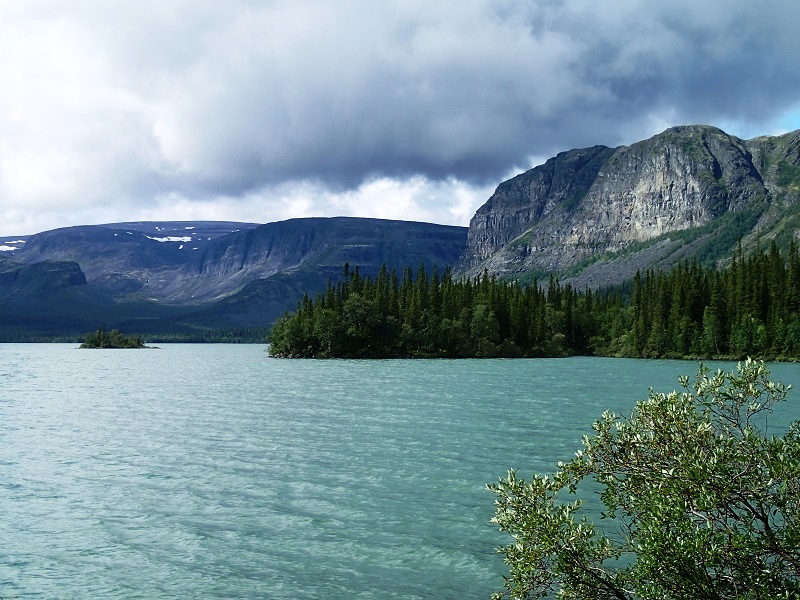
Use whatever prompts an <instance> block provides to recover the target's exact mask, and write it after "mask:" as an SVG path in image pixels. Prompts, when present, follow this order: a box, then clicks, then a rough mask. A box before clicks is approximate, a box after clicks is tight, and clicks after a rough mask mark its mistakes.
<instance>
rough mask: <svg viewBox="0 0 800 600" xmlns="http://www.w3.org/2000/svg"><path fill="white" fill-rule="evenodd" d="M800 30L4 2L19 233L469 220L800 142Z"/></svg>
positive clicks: (517, 3) (311, 1) (350, 6)
mask: <svg viewBox="0 0 800 600" xmlns="http://www.w3.org/2000/svg"><path fill="white" fill-rule="evenodd" d="M799 22H800V2H797V1H796V0H771V1H770V2H753V1H752V0H702V1H698V0H659V1H658V2H651V1H648V0H640V1H636V0H467V1H464V0H457V1H456V0H424V1H423V0H358V1H356V0H337V1H336V2H331V1H330V0H288V1H283V0H258V1H256V0H137V1H136V2H129V1H128V2H121V1H116V0H70V2H63V1H62V0H25V1H24V2H18V1H16V0H0V236H12V235H15V234H16V235H26V234H32V233H36V232H39V231H43V230H47V229H54V228H57V227H65V226H70V225H80V224H92V223H110V222H119V221H140V220H149V221H159V220H162V221H163V220H230V221H249V222H256V223H266V222H271V221H279V220H283V219H288V218H293V217H307V216H338V215H344V216H357V217H378V218H387V219H400V220H408V221H428V222H434V223H443V224H452V225H467V224H468V223H469V219H470V218H471V217H472V215H473V214H474V212H475V210H476V209H477V208H478V207H479V206H481V205H482V204H483V203H484V202H485V201H486V200H487V199H488V198H489V196H490V195H491V193H492V192H493V191H494V189H495V188H496V187H497V185H498V184H499V183H500V182H502V181H503V180H505V179H508V178H509V177H511V176H513V175H515V174H517V173H520V172H522V171H525V170H527V169H529V168H531V167H532V166H534V165H537V164H541V163H542V162H544V161H545V160H546V159H547V158H549V157H551V156H554V155H555V154H557V153H558V152H561V151H565V150H569V149H571V148H582V147H588V146H593V145H596V144H603V145H606V146H618V145H622V144H630V143H633V142H636V141H638V140H641V139H646V138H648V137H650V136H652V135H655V134H656V133H659V132H661V131H663V130H664V129H666V128H668V127H671V126H673V125H685V124H691V123H704V124H710V125H716V126H718V127H721V128H722V129H724V130H725V131H727V132H728V133H730V134H733V135H736V136H738V137H742V138H744V139H747V138H750V137H755V136H757V135H769V134H779V133H783V132H786V131H790V130H794V129H797V128H800V68H798V66H797V65H800V36H798V35H797V32H796V30H797V27H796V26H797V23H799ZM0 241H2V240H0Z"/></svg>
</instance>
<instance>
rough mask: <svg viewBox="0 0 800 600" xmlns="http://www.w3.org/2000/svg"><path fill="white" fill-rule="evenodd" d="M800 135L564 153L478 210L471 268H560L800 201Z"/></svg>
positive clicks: (712, 132)
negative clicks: (729, 215) (720, 220)
mask: <svg viewBox="0 0 800 600" xmlns="http://www.w3.org/2000/svg"><path fill="white" fill-rule="evenodd" d="M798 134H800V132H794V133H792V134H787V135H786V136H781V137H777V138H756V139H755V140H751V141H749V142H745V141H743V140H740V139H738V138H735V137H733V136H730V135H728V134H726V133H725V132H723V131H721V130H719V129H716V128H714V127H708V126H700V125H695V126H687V127H674V128H671V129H668V130H667V131H665V132H663V133H661V134H659V135H656V136H654V137H652V138H650V139H649V140H645V141H642V142H638V143H636V144H633V145H631V146H621V147H619V148H615V149H611V148H606V147H603V146H596V147H594V148H589V149H584V150H571V151H569V152H564V153H562V154H559V155H558V156H556V157H555V158H552V159H550V160H548V161H547V162H546V163H545V164H544V165H541V166H538V167H535V168H534V169H531V170H530V171H527V172H526V173H523V174H521V175H519V176H517V177H515V178H513V179H511V180H510V181H507V182H505V183H503V184H501V185H500V186H499V187H498V188H497V191H496V192H495V193H494V195H493V196H492V197H491V198H490V199H489V201H488V202H487V203H486V204H485V205H484V206H482V207H481V208H480V209H479V210H478V211H477V213H476V214H475V216H474V217H473V219H472V221H471V222H470V227H469V233H468V242H467V243H468V249H467V252H466V254H465V256H464V258H463V260H462V269H463V270H465V271H467V272H472V273H475V272H478V271H481V270H483V269H484V268H487V269H488V270H489V271H490V272H492V273H497V274H500V275H510V274H513V273H518V272H526V271H559V270H563V269H566V268H569V267H571V266H573V265H575V264H576V263H578V262H580V261H581V260H583V259H586V258H588V257H591V256H592V255H595V254H600V253H606V252H615V251H618V250H621V249H623V248H625V247H626V246H629V245H630V244H632V243H634V242H646V241H648V240H652V239H653V238H656V237H658V236H662V235H664V234H668V233H671V232H676V231H681V230H685V229H690V228H694V227H698V226H702V225H706V224H709V223H712V222H713V221H715V220H716V219H718V218H719V217H721V216H722V215H724V214H726V213H736V212H743V211H749V210H758V211H764V210H765V207H766V206H768V205H769V204H770V203H775V202H784V203H785V202H786V201H789V200H792V199H794V200H796V199H797V195H798V192H800V170H799V169H798V165H800V162H799V161H798V158H799V157H800V149H799V147H798ZM792 186H794V187H792Z"/></svg>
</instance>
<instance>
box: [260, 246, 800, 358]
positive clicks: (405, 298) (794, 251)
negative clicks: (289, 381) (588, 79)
mask: <svg viewBox="0 0 800 600" xmlns="http://www.w3.org/2000/svg"><path fill="white" fill-rule="evenodd" d="M269 340H270V343H271V347H270V352H271V353H272V355H273V356H284V357H306V358H309V357H317V358H329V357H349V358H386V357H451V358H456V357H548V356H569V355H604V356H626V357H650V358H659V357H667V358H680V357H725V358H737V357H745V356H765V357H775V358H798V357H800V252H799V251H798V248H797V246H796V245H795V244H794V243H791V244H790V245H789V248H788V250H787V251H785V252H781V251H780V250H779V249H778V247H777V246H776V245H775V244H774V243H773V244H772V245H771V246H770V248H769V249H768V250H766V251H756V252H754V253H752V254H750V255H747V256H745V255H744V253H743V251H742V249H741V246H739V247H738V248H737V250H736V252H735V253H734V255H733V256H732V258H731V260H730V265H729V267H728V268H726V269H724V270H721V271H720V270H715V269H711V268H706V267H703V266H701V265H700V264H699V263H697V262H696V261H683V262H680V263H679V264H678V265H677V266H676V267H675V268H674V269H672V270H670V271H668V272H662V271H657V270H654V269H648V270H646V271H644V272H639V273H637V274H636V276H635V277H634V278H633V280H632V281H630V282H627V283H626V284H623V285H620V286H615V287H613V288H609V289H604V290H601V291H597V292H592V291H591V290H588V289H587V290H577V289H575V288H574V287H573V286H572V285H570V284H569V283H566V284H562V283H561V282H559V280H558V278H557V277H555V276H550V277H549V278H548V279H547V281H546V282H545V281H542V282H539V281H537V280H534V281H533V282H531V283H530V284H524V285H523V284H520V283H517V282H509V281H505V280H501V279H499V278H496V277H493V276H490V275H489V274H488V273H487V272H485V271H484V273H483V274H482V275H481V276H477V277H473V278H454V277H453V275H452V272H451V271H450V269H445V270H444V272H443V273H440V272H439V269H438V268H434V269H433V272H432V273H430V274H428V273H426V271H425V268H424V267H423V266H420V267H419V269H418V270H417V271H416V273H414V272H412V269H410V268H406V269H404V270H403V271H402V273H400V274H398V273H397V272H396V271H395V270H392V271H391V272H389V271H388V270H387V269H386V267H383V268H381V270H380V272H379V273H378V274H377V276H375V277H363V276H361V275H360V273H359V269H358V268H355V269H354V270H351V268H350V266H349V265H345V266H344V270H343V273H342V278H341V280H340V281H339V282H338V283H336V284H334V283H332V282H329V283H328V286H327V288H326V289H325V290H324V291H323V292H321V293H319V294H317V295H316V297H315V298H314V299H313V300H312V299H311V298H310V297H309V296H308V295H306V296H304V297H303V298H302V300H301V301H300V302H299V304H298V307H297V311H296V312H294V313H292V314H287V315H285V316H284V317H282V318H281V319H279V320H278V321H277V322H276V323H275V325H274V326H273V329H272V331H271V334H270V337H269Z"/></svg>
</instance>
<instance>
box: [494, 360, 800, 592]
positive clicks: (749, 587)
mask: <svg viewBox="0 0 800 600" xmlns="http://www.w3.org/2000/svg"><path fill="white" fill-rule="evenodd" d="M681 385H682V387H683V390H684V391H682V392H680V393H679V392H672V393H669V394H660V393H654V392H652V391H651V392H650V395H649V398H648V399H647V400H645V401H643V402H639V403H638V404H637V405H636V408H635V409H634V411H633V413H632V414H631V416H630V417H628V418H624V417H620V416H617V415H614V414H611V413H604V414H603V415H602V417H601V418H600V419H599V420H598V421H597V422H596V423H595V424H594V435H593V436H591V437H589V436H585V437H584V439H583V450H582V451H579V452H577V454H576V456H575V458H573V459H572V460H570V461H569V462H567V463H559V464H558V470H557V471H556V472H555V473H554V474H552V475H545V476H541V475H536V476H534V477H533V478H532V479H531V480H530V481H529V482H526V481H523V480H522V479H519V478H518V477H517V475H516V473H515V472H514V471H510V472H509V474H508V476H507V477H506V478H504V479H501V480H500V481H499V482H498V483H495V484H490V485H489V486H488V488H489V489H490V490H491V491H493V492H494V493H495V494H496V495H497V499H496V501H495V505H496V514H495V517H494V518H493V522H494V523H496V524H497V525H498V526H499V527H500V529H501V530H502V531H506V532H508V533H509V534H510V535H511V536H512V537H513V541H512V543H511V544H509V545H508V546H506V547H504V548H501V549H500V552H501V553H503V554H504V555H505V560H506V563H507V564H508V566H509V568H510V575H509V576H508V577H507V578H506V589H505V590H504V591H503V592H500V593H498V594H497V595H496V598H502V597H503V596H508V597H510V598H515V599H516V598H541V597H545V596H548V595H553V594H555V595H556V597H558V598H571V599H589V598H591V599H605V598H617V599H620V600H622V599H629V600H632V599H638V598H641V599H659V600H661V599H685V598H709V599H711V598H713V599H727V598H742V599H744V598H764V599H766V598H770V599H772V598H796V597H798V594H800V425H798V423H797V422H795V423H793V424H792V425H791V426H790V427H789V429H788V431H787V432H786V433H785V434H784V435H783V436H780V437H778V436H768V435H767V428H766V425H765V423H766V418H765V417H766V415H767V414H768V413H769V412H770V411H771V409H772V408H773V406H774V405H775V404H776V403H778V402H780V401H783V400H785V397H786V392H787V390H788V388H785V387H784V386H782V385H781V384H778V383H775V382H772V381H771V380H770V379H769V371H768V370H767V369H766V367H765V366H764V364H763V363H760V362H754V361H750V360H748V361H746V362H744V363H740V364H739V366H738V368H737V369H736V371H734V372H732V373H723V372H717V373H715V374H711V373H710V372H709V370H708V369H705V368H702V367H701V369H700V371H699V373H698V375H697V377H696V379H695V381H694V385H693V388H692V389H690V387H689V379H688V378H686V377H683V378H681ZM587 480H594V482H596V483H595V485H596V486H597V487H598V488H599V490H600V499H601V500H602V504H603V505H604V512H603V513H602V515H601V518H600V520H599V521H598V523H597V524H595V523H593V522H592V521H591V520H589V519H588V518H587V517H585V516H580V512H581V500H579V499H576V493H580V491H581V490H582V489H583V488H582V487H579V486H580V484H581V482H585V481H587Z"/></svg>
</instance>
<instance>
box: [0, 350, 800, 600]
mask: <svg viewBox="0 0 800 600" xmlns="http://www.w3.org/2000/svg"><path fill="white" fill-rule="evenodd" d="M696 367H697V365H696V363H687V362H673V361H632V360H619V359H594V358H575V359H558V360H483V361H475V360H463V361H443V360H430V361H423V360H420V361H403V360H390V361H363V362H359V361H291V360H276V359H270V358H268V357H267V355H266V353H265V351H264V348H263V347H259V346H225V345H208V346H194V345H167V346H164V347H163V348H161V349H159V350H147V351H145V350H139V351H108V350H80V351H79V350H77V349H75V346H73V345H15V344H7V345H0V596H2V597H3V598H286V599H289V598H291V599H305V598H320V599H323V598H324V599H338V598H348V599H349V598H365V599H366V598H387V599H388V598H403V599H414V598H437V599H447V598H452V599H464V598H487V597H488V595H489V594H490V593H491V592H492V591H495V590H497V589H499V588H500V587H501V586H502V575H503V572H504V571H503V564H502V559H501V557H500V556H499V555H497V554H496V553H495V550H494V549H495V547H496V546H497V545H499V544H500V543H502V542H503V541H504V538H503V537H502V536H501V535H500V534H499V533H498V532H496V531H495V529H494V528H493V527H492V526H491V525H490V524H489V519H490V518H491V516H492V510H493V507H492V502H493V497H492V495H491V494H489V493H488V492H486V491H485V489H484V484H485V483H487V482H490V481H494V480H496V479H497V478H498V477H499V476H502V475H504V474H505V472H506V470H507V469H508V468H510V467H515V468H518V469H519V470H520V472H521V474H522V475H524V476H528V475H529V474H530V473H532V472H534V471H536V472H541V471H550V470H552V469H553V466H554V463H555V461H557V460H559V459H568V458H569V457H571V456H572V454H573V453H574V451H575V450H576V449H577V448H578V447H579V443H580V442H579V440H580V437H581V435H582V434H583V433H587V432H588V431H589V430H590V426H591V423H592V421H593V420H594V419H595V418H596V417H597V416H598V415H599V414H600V412H602V410H604V409H606V408H610V409H615V410H617V411H628V410H629V409H630V407H631V406H632V404H633V402H634V401H635V400H638V399H643V398H644V397H646V395H647V389H648V387H653V388H655V389H657V390H659V391H666V390H670V389H674V388H675V387H676V386H677V377H678V375H680V374H693V373H694V372H695V371H696ZM773 374H774V378H775V379H778V380H781V381H783V382H784V383H793V384H795V385H796V386H797V385H798V384H800V367H799V366H796V365H774V366H773ZM784 416H785V417H786V418H788V417H793V418H797V417H800V410H798V409H797V408H795V407H794V406H791V407H790V408H789V411H788V413H787V415H784Z"/></svg>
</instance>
